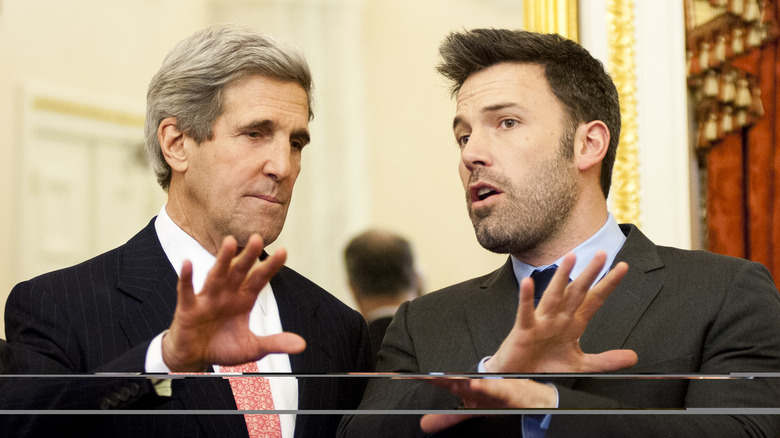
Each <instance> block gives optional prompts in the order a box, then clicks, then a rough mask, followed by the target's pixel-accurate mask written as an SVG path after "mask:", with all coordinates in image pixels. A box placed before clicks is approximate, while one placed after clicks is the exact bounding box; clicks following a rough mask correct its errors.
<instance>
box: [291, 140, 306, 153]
mask: <svg viewBox="0 0 780 438" xmlns="http://www.w3.org/2000/svg"><path fill="white" fill-rule="evenodd" d="M304 146H306V143H304V142H302V141H298V140H293V141H291V142H290V147H292V148H293V149H295V150H296V151H300V150H303V147H304Z"/></svg>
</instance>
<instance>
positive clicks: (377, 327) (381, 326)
mask: <svg viewBox="0 0 780 438" xmlns="http://www.w3.org/2000/svg"><path fill="white" fill-rule="evenodd" d="M391 321H393V317H392V316H384V317H382V318H377V319H375V320H373V321H371V322H369V323H368V338H369V339H370V340H371V351H372V352H373V353H374V363H375V364H376V361H377V358H378V355H379V347H381V346H382V339H384V338H385V332H386V331H387V327H388V326H389V325H390V322H391Z"/></svg>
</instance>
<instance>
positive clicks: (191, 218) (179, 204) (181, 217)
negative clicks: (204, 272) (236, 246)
mask: <svg viewBox="0 0 780 438" xmlns="http://www.w3.org/2000/svg"><path fill="white" fill-rule="evenodd" d="M196 210H197V209H195V208H192V205H191V204H190V203H189V202H187V198H186V197H185V196H182V195H181V193H179V190H178V185H176V186H175V185H174V184H173V181H171V185H170V188H169V190H168V202H167V203H166V205H165V212H166V213H167V214H168V216H169V217H170V218H171V220H172V221H173V223H175V224H176V225H177V226H178V227H179V228H181V229H182V231H184V232H185V233H187V234H189V235H190V236H191V237H192V238H193V239H195V240H196V241H197V242H198V243H199V244H200V245H201V246H202V247H203V248H205V249H206V251H208V252H210V253H211V254H212V255H214V256H216V255H217V252H218V251H219V248H220V246H221V245H222V239H221V238H218V237H216V236H210V235H209V234H208V233H207V232H205V230H206V227H205V226H204V224H203V221H202V220H201V218H200V217H199V216H198V215H197V214H191V213H190V212H192V211H196Z"/></svg>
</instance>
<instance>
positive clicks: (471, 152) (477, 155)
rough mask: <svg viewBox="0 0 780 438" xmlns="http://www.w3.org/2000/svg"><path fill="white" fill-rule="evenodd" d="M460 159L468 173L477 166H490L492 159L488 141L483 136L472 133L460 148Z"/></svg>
mask: <svg viewBox="0 0 780 438" xmlns="http://www.w3.org/2000/svg"><path fill="white" fill-rule="evenodd" d="M460 159H461V161H463V165H464V166H465V167H466V169H468V170H469V171H470V172H471V171H474V169H475V168H477V167H478V166H492V165H493V157H492V154H491V152H490V144H489V141H487V139H486V138H485V136H484V135H482V134H480V133H478V132H472V133H471V134H470V135H469V139H468V141H467V142H466V144H465V145H463V147H461V150H460Z"/></svg>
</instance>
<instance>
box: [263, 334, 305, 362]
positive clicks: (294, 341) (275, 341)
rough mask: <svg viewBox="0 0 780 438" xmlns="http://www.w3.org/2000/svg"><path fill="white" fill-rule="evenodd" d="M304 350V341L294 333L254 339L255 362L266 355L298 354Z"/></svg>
mask: <svg viewBox="0 0 780 438" xmlns="http://www.w3.org/2000/svg"><path fill="white" fill-rule="evenodd" d="M305 349H306V341H305V340H304V339H303V338H302V337H300V336H299V335H297V334H295V333H290V332H283V333H278V334H275V335H269V336H257V337H256V338H255V351H256V352H257V355H256V358H255V360H260V359H261V358H262V357H264V356H266V355H268V354H276V353H283V354H298V353H300V352H302V351H303V350H305Z"/></svg>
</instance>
